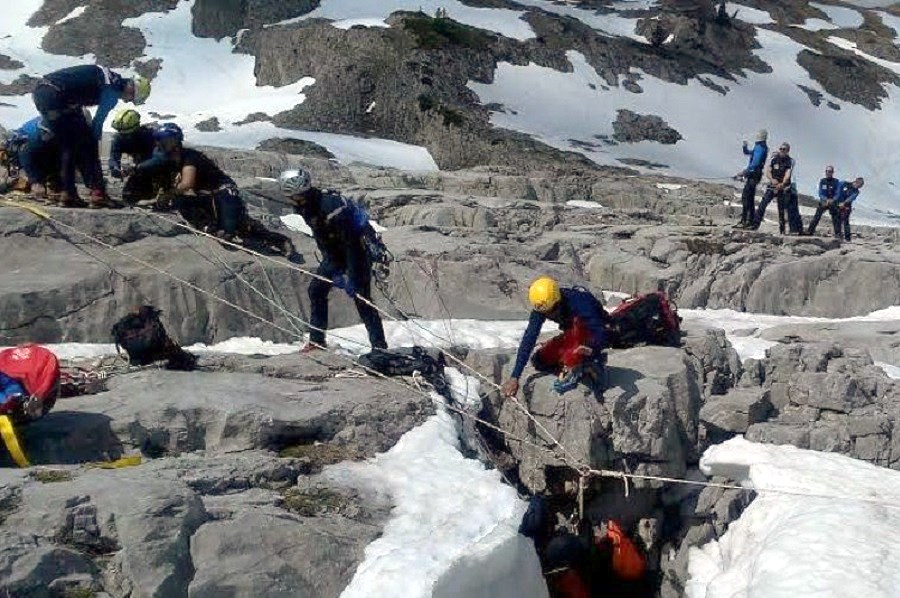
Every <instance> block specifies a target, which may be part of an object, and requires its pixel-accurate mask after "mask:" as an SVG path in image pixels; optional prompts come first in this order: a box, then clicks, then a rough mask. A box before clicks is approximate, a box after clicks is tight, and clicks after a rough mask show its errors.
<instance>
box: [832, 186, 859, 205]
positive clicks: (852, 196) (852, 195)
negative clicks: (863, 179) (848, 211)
mask: <svg viewBox="0 0 900 598" xmlns="http://www.w3.org/2000/svg"><path fill="white" fill-rule="evenodd" d="M857 197H859V189H857V188H856V187H854V186H853V181H842V182H841V183H840V184H839V185H838V191H837V195H836V196H835V201H836V202H837V203H846V204H847V205H849V206H853V202H855V201H856V198H857Z"/></svg>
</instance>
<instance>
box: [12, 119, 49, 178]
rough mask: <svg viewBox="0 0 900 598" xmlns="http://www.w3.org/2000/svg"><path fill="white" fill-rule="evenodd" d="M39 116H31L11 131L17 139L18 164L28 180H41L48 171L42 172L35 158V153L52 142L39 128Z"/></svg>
mask: <svg viewBox="0 0 900 598" xmlns="http://www.w3.org/2000/svg"><path fill="white" fill-rule="evenodd" d="M40 124H41V117H40V116H37V117H35V118H32V119H31V120H29V121H28V122H26V123H25V124H24V125H22V126H21V127H19V128H18V129H16V130H15V131H13V136H14V137H15V138H17V140H18V141H19V143H20V145H19V165H20V166H21V167H22V170H24V171H25V174H26V175H28V180H29V181H37V182H43V180H44V178H45V177H46V176H47V174H48V173H45V172H42V171H41V169H40V167H39V165H38V160H37V154H38V153H39V152H41V151H43V150H45V149H47V148H48V146H49V145H50V144H51V143H53V141H52V140H51V139H49V138H45V137H44V136H45V134H46V133H45V132H43V131H42V130H41V128H40Z"/></svg>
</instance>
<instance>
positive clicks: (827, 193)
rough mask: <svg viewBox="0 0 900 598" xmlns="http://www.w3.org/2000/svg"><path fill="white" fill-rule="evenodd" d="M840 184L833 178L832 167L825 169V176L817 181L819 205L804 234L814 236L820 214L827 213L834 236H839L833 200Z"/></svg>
mask: <svg viewBox="0 0 900 598" xmlns="http://www.w3.org/2000/svg"><path fill="white" fill-rule="evenodd" d="M840 184H841V182H840V181H839V180H837V179H836V178H834V166H826V167H825V176H824V177H822V178H821V179H819V205H818V206H816V213H815V215H814V216H813V218H812V221H811V222H810V223H809V229H807V231H806V234H808V235H814V234H816V227H817V226H819V220H821V219H822V214H824V213H825V211H826V210H827V211H828V214H829V215H830V216H831V226H832V228H833V229H834V236H835V237H840V236H841V228H840V215H839V214H838V209H837V204H836V203H835V198H836V197H837V192H838V186H839V185H840Z"/></svg>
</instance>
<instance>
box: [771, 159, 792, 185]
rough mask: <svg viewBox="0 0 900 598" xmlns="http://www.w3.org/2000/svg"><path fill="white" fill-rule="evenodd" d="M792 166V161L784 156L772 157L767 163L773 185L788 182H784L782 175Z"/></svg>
mask: <svg viewBox="0 0 900 598" xmlns="http://www.w3.org/2000/svg"><path fill="white" fill-rule="evenodd" d="M793 165H794V161H793V159H791V157H790V156H786V155H784V154H775V155H774V156H773V157H772V160H771V162H769V171H770V172H771V173H772V182H773V184H774V183H781V182H790V181H785V180H784V175H785V173H786V172H787V171H788V170H791V168H792V167H793Z"/></svg>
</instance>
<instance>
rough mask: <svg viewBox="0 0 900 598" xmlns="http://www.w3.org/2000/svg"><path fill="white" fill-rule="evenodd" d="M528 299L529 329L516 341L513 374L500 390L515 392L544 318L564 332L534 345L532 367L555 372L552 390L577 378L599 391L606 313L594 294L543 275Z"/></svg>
mask: <svg viewBox="0 0 900 598" xmlns="http://www.w3.org/2000/svg"><path fill="white" fill-rule="evenodd" d="M528 300H529V302H530V303H531V307H532V312H531V316H530V317H529V319H528V328H526V329H525V334H524V335H523V336H522V341H521V342H520V343H519V351H518V354H517V355H516V363H515V366H514V367H513V371H512V375H511V377H510V379H509V380H507V381H506V382H505V383H504V384H503V387H502V389H503V394H504V395H506V396H515V394H516V393H517V392H518V391H519V377H520V376H521V375H522V371H523V370H524V369H525V364H526V363H527V362H528V358H529V356H530V355H531V352H532V351H533V350H534V347H535V345H536V344H537V339H538V335H540V332H541V327H542V326H543V325H544V322H546V321H547V320H552V321H554V322H556V323H557V324H559V327H560V329H561V330H562V334H559V335H557V336H555V337H553V338H552V339H550V340H549V341H547V342H546V343H544V344H543V345H541V346H540V347H539V348H538V350H537V352H536V353H535V354H534V357H533V358H532V360H531V363H532V365H533V366H534V368H535V369H536V370H538V371H540V372H552V373H554V374H556V375H557V376H558V378H557V380H556V382H554V384H553V388H554V390H555V391H556V392H558V393H559V394H563V393H565V392H567V391H569V390H572V389H573V388H575V387H576V386H577V385H578V383H579V382H581V381H588V382H589V383H590V384H589V385H590V386H591V387H592V388H594V390H595V391H600V390H602V388H599V386H601V382H602V378H603V370H604V365H605V362H606V357H605V355H604V354H603V349H604V348H605V346H606V345H605V342H606V330H605V323H606V318H607V314H606V310H605V309H604V308H603V306H602V305H601V304H600V302H599V301H598V300H597V298H596V297H594V296H593V295H592V294H591V293H590V291H588V290H587V289H583V288H579V287H575V288H563V289H561V288H560V287H559V285H558V284H557V282H556V281H555V280H553V279H552V278H549V277H547V276H543V277H541V278H538V279H537V280H535V281H534V282H533V283H532V284H531V287H530V288H529V290H528Z"/></svg>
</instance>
